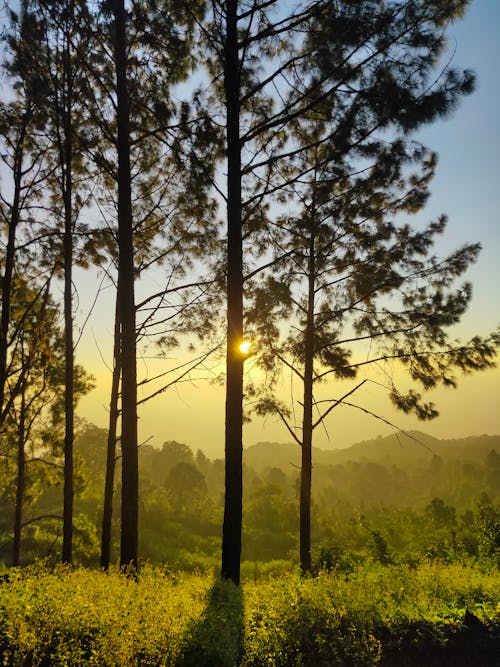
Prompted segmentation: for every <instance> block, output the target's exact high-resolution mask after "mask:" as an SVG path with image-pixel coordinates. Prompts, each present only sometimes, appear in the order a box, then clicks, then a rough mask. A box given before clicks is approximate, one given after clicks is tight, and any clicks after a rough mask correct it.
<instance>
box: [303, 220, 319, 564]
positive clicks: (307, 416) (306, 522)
mask: <svg viewBox="0 0 500 667" xmlns="http://www.w3.org/2000/svg"><path fill="white" fill-rule="evenodd" d="M314 241H315V236H314V232H313V231H311V236H310V239H309V260H308V303H307V319H306V330H305V335H304V400H303V404H304V408H303V416H302V457H301V458H302V460H301V469H300V569H301V571H302V573H303V574H305V573H307V572H310V571H311V479H312V434H313V421H312V420H313V414H312V411H313V367H314V286H315V254H314V253H315V248H314Z"/></svg>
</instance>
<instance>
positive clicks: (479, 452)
mask: <svg viewBox="0 0 500 667" xmlns="http://www.w3.org/2000/svg"><path fill="white" fill-rule="evenodd" d="M491 450H496V452H497V453H498V454H500V435H480V436H471V437H467V438H460V439H449V440H440V439H438V438H433V437H432V436H430V435H427V434H425V433H421V432H420V431H410V432H408V434H407V435H405V434H398V435H389V436H386V437H382V436H379V437H378V438H374V439H372V440H363V441H362V442H358V443H356V444H354V445H352V446H351V447H346V448H345V449H330V450H326V449H318V448H313V464H314V463H316V465H319V464H321V465H336V464H340V463H347V462H348V461H353V462H363V461H370V462H373V463H380V464H384V465H399V466H404V465H409V464H414V463H417V462H418V461H425V460H429V459H431V458H433V457H434V456H439V457H441V458H442V459H444V460H460V461H484V459H485V457H486V456H487V455H488V454H489V452H490V451H491ZM244 462H245V464H247V465H248V466H250V467H251V468H253V469H254V470H255V471H257V472H260V471H263V470H265V469H266V468H282V469H283V470H289V469H290V467H292V466H296V467H299V466H300V447H299V446H298V445H296V444H293V443H278V442H259V443H257V444H255V445H251V446H250V447H247V448H246V449H245V450H244Z"/></svg>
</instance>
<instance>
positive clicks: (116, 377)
mask: <svg viewBox="0 0 500 667" xmlns="http://www.w3.org/2000/svg"><path fill="white" fill-rule="evenodd" d="M120 350H121V327H120V318H119V312H118V301H117V303H116V313H115V336H114V349H113V379H112V383H111V398H110V401H109V429H108V442H107V454H106V480H105V483H104V507H103V511H102V534H101V561H100V563H101V567H102V568H103V569H104V570H105V571H106V572H107V571H108V570H109V563H110V560H111V525H112V521H113V493H114V480H115V467H116V433H117V424H118V414H119V410H118V394H119V389H120V377H121V358H120Z"/></svg>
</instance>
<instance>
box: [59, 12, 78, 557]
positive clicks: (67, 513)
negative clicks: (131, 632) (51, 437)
mask: <svg viewBox="0 0 500 667" xmlns="http://www.w3.org/2000/svg"><path fill="white" fill-rule="evenodd" d="M69 8H70V14H69V15H70V17H71V16H72V15H73V2H71V1H70V3H69ZM63 48H64V52H63V85H62V94H63V110H62V112H63V119H62V120H63V137H64V146H63V147H61V148H62V150H61V157H62V161H61V167H62V179H61V185H62V191H63V200H64V241H63V252H64V359H65V366H64V415H65V432H64V491H63V496H64V502H63V544H62V562H63V563H72V562H73V504H74V482H73V479H74V462H73V458H74V457H73V449H74V421H75V416H74V401H75V399H74V366H75V359H74V344H73V201H72V199H73V168H72V167H73V137H72V132H73V127H72V116H71V114H72V109H71V107H72V103H73V99H72V98H73V91H72V67H71V54H70V40H69V37H68V36H67V35H65V36H64V47H63Z"/></svg>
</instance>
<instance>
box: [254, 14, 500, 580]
mask: <svg viewBox="0 0 500 667" xmlns="http://www.w3.org/2000/svg"><path fill="white" fill-rule="evenodd" d="M445 5H446V6H445ZM445 5H443V3H419V2H401V3H393V4H392V5H390V6H389V5H385V4H381V3H373V2H366V3H365V2H360V3H356V7H354V5H353V3H349V2H345V3H338V4H337V5H335V6H330V7H329V8H325V11H324V12H323V13H322V15H321V18H320V19H318V20H314V21H313V22H312V24H311V25H310V27H309V30H308V36H307V38H306V40H305V43H304V48H305V50H307V52H308V57H309V58H310V61H309V66H308V68H306V69H305V70H304V71H303V72H302V74H301V73H300V72H299V73H298V74H297V78H296V81H297V86H300V81H303V82H304V83H303V84H302V85H303V86H304V88H306V87H311V86H312V85H313V82H315V83H314V85H316V86H317V89H318V90H320V89H321V90H323V91H324V94H323V106H322V107H321V108H320V109H318V110H317V112H316V113H315V114H304V115H303V116H300V117H299V116H297V118H296V122H295V129H294V131H295V132H296V133H297V137H298V138H297V139H296V142H297V148H298V150H297V151H296V152H295V154H294V156H293V159H294V161H295V162H296V169H297V173H299V174H300V175H301V176H300V179H296V180H294V182H293V183H290V184H289V186H288V188H287V190H286V191H285V193H284V197H285V198H287V200H288V204H289V209H288V210H289V213H288V215H287V217H286V218H284V217H282V218H281V219H279V220H278V221H277V224H276V231H275V242H276V246H277V250H276V253H278V254H282V253H283V252H284V251H286V252H290V253H291V255H290V258H291V259H290V263H289V265H288V267H287V268H285V269H284V270H283V273H282V275H281V279H280V280H277V277H276V273H275V275H273V276H272V277H269V278H268V283H267V287H261V288H260V289H257V290H256V292H255V295H254V309H253V317H251V318H249V319H251V320H252V321H253V324H254V325H255V327H256V330H257V331H258V332H260V335H261V340H262V345H265V347H266V352H265V353H264V354H263V355H262V358H261V364H262V365H263V366H264V367H265V368H266V369H267V370H268V371H269V373H270V378H274V379H276V377H277V375H276V373H277V372H278V367H279V366H281V365H284V366H285V367H287V368H288V369H289V370H290V371H291V373H292V375H293V377H294V378H295V380H296V381H298V382H299V385H300V387H301V393H302V401H301V407H302V418H301V423H300V431H299V432H300V435H298V434H297V430H296V428H295V424H294V423H291V422H290V416H291V411H290V408H289V407H288V406H287V405H284V404H283V403H281V402H280V401H277V400H276V399H275V398H274V397H273V396H272V392H270V391H269V380H268V386H267V388H266V389H264V390H263V394H262V395H260V396H259V400H258V401H257V403H256V405H255V409H256V410H257V411H258V412H261V413H266V412H274V413H276V414H278V415H279V416H280V418H281V419H282V420H283V422H284V423H285V425H286V427H287V429H288V431H289V433H290V434H291V435H292V437H293V438H294V440H295V441H296V442H297V443H298V444H299V445H300V446H301V449H302V466H301V507H300V533H301V543H300V562H301V567H302V570H303V571H305V572H307V571H310V569H311V555H310V548H311V547H310V515H311V510H310V501H311V476H312V437H313V431H314V429H315V428H316V427H318V426H319V425H321V424H322V423H323V421H324V419H325V418H326V417H327V416H328V414H330V412H331V410H332V409H333V408H334V407H335V406H336V405H338V404H340V403H343V404H344V405H345V404H348V405H350V404H351V403H349V401H348V398H349V396H350V395H351V394H352V393H353V392H354V391H355V390H356V389H358V388H359V387H360V386H361V385H363V384H364V383H365V382H366V381H367V380H366V379H365V380H363V381H362V382H360V383H359V384H358V385H357V386H356V387H354V388H353V389H350V390H349V391H348V392H347V394H346V395H344V396H342V397H341V398H337V399H331V401H327V403H329V407H326V408H325V407H324V406H323V405H321V403H320V402H317V401H315V398H314V387H315V386H317V385H318V384H319V383H320V382H321V381H324V380H326V379H327V378H329V377H332V376H333V377H336V378H354V377H355V376H356V374H357V372H358V370H360V369H361V368H363V367H365V366H367V365H368V364H371V363H374V364H377V363H378V364H380V363H383V362H389V361H390V360H391V359H398V360H399V361H400V362H401V363H403V364H404V365H405V366H406V367H407V370H408V372H409V375H410V377H411V378H412V380H414V381H416V382H418V383H420V384H421V385H422V387H423V389H424V390H426V389H429V388H432V387H434V386H436V385H437V384H439V383H441V384H444V385H445V386H449V385H453V384H454V383H455V380H454V378H453V376H452V374H453V369H459V370H462V371H464V372H469V371H471V370H482V369H484V368H489V367H491V365H492V363H493V359H494V356H495V347H496V345H497V344H498V337H497V335H496V334H493V335H491V336H489V337H486V338H484V339H483V338H480V337H475V338H474V339H472V340H471V341H470V342H469V343H468V344H461V345H457V344H454V343H453V341H452V339H451V337H450V336H451V334H450V333H449V331H448V328H449V327H451V326H452V325H453V324H455V323H456V322H458V321H459V319H460V317H461V316H462V314H463V313H464V312H465V310H466V308H467V304H468V303H469V300H470V295H471V292H470V285H468V284H465V285H463V286H459V287H458V288H455V287H454V281H455V280H456V278H458V277H459V276H460V275H462V273H463V272H464V271H465V270H466V269H467V267H468V266H469V265H470V263H471V262H473V261H474V260H475V258H476V256H477V253H478V250H479V248H478V246H477V245H472V244H471V245H467V246H465V247H463V248H460V249H459V250H458V251H456V252H455V253H453V254H451V255H450V256H449V257H447V258H444V259H441V258H437V257H434V256H429V253H430V250H431V248H432V245H433V244H434V242H435V239H436V236H437V235H439V234H441V233H442V232H443V231H444V228H445V219H444V217H442V218H441V219H439V220H437V221H435V222H433V223H431V224H430V225H428V227H427V228H425V229H424V230H423V231H415V230H413V229H412V228H411V227H410V226H409V224H408V223H407V222H406V220H405V217H406V216H408V215H410V214H415V213H417V212H419V211H420V210H421V209H422V208H423V206H424V204H425V201H426V199H427V196H428V194H429V190H428V185H429V181H430V179H431V178H432V176H433V173H434V169H435V163H436V157H435V155H433V154H432V153H431V152H430V151H427V150H426V149H425V148H424V147H421V146H418V145H417V144H416V143H412V142H410V140H409V138H408V135H409V133H410V132H412V131H414V130H415V129H417V128H418V127H420V126H421V125H422V124H425V123H429V122H432V121H433V120H436V119H437V118H438V117H440V116H442V115H445V114H447V113H449V112H450V111H451V109H452V108H453V107H454V106H455V104H456V103H457V101H458V100H459V99H460V97H461V95H463V94H464V93H468V92H470V91H471V88H472V76H471V75H470V73H468V72H465V73H463V74H460V73H459V72H457V71H455V70H447V71H445V72H443V73H442V74H441V77H437V78H435V73H434V68H436V67H437V62H438V57H439V55H440V54H441V53H442V50H443V48H444V45H445V41H444V38H443V26H444V24H445V22H446V21H447V20H451V19H453V18H455V17H456V16H458V15H459V14H460V12H461V10H462V9H463V6H460V7H459V6H458V5H457V3H445ZM308 76H309V77H311V79H310V81H308ZM290 211H293V213H290ZM275 304H276V305H275ZM284 313H287V314H288V317H289V318H290V325H289V333H288V335H287V336H285V337H284V338H282V337H281V332H280V327H279V317H281V316H282V315H283V314H284ZM259 317H260V318H262V322H259ZM367 342H369V343H370V345H371V346H372V349H377V350H378V354H377V355H376V356H375V357H370V358H369V359H368V360H365V361H360V360H359V358H357V353H356V350H357V349H360V348H361V347H362V346H363V345H364V344H366V343H367ZM358 354H359V353H358ZM389 393H390V398H391V400H392V401H393V403H394V404H395V405H396V406H397V407H399V408H400V409H402V410H404V411H405V412H410V411H413V412H415V413H416V414H417V416H418V417H420V418H422V419H429V418H432V417H434V416H436V414H437V411H436V409H435V407H434V406H433V405H432V404H431V403H425V402H424V401H423V399H422V396H421V394H420V393H418V392H416V391H414V390H411V391H410V392H408V393H407V394H401V393H400V392H399V391H398V389H397V387H396V386H395V385H392V384H391V385H390V386H389ZM315 413H317V414H316V417H315Z"/></svg>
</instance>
